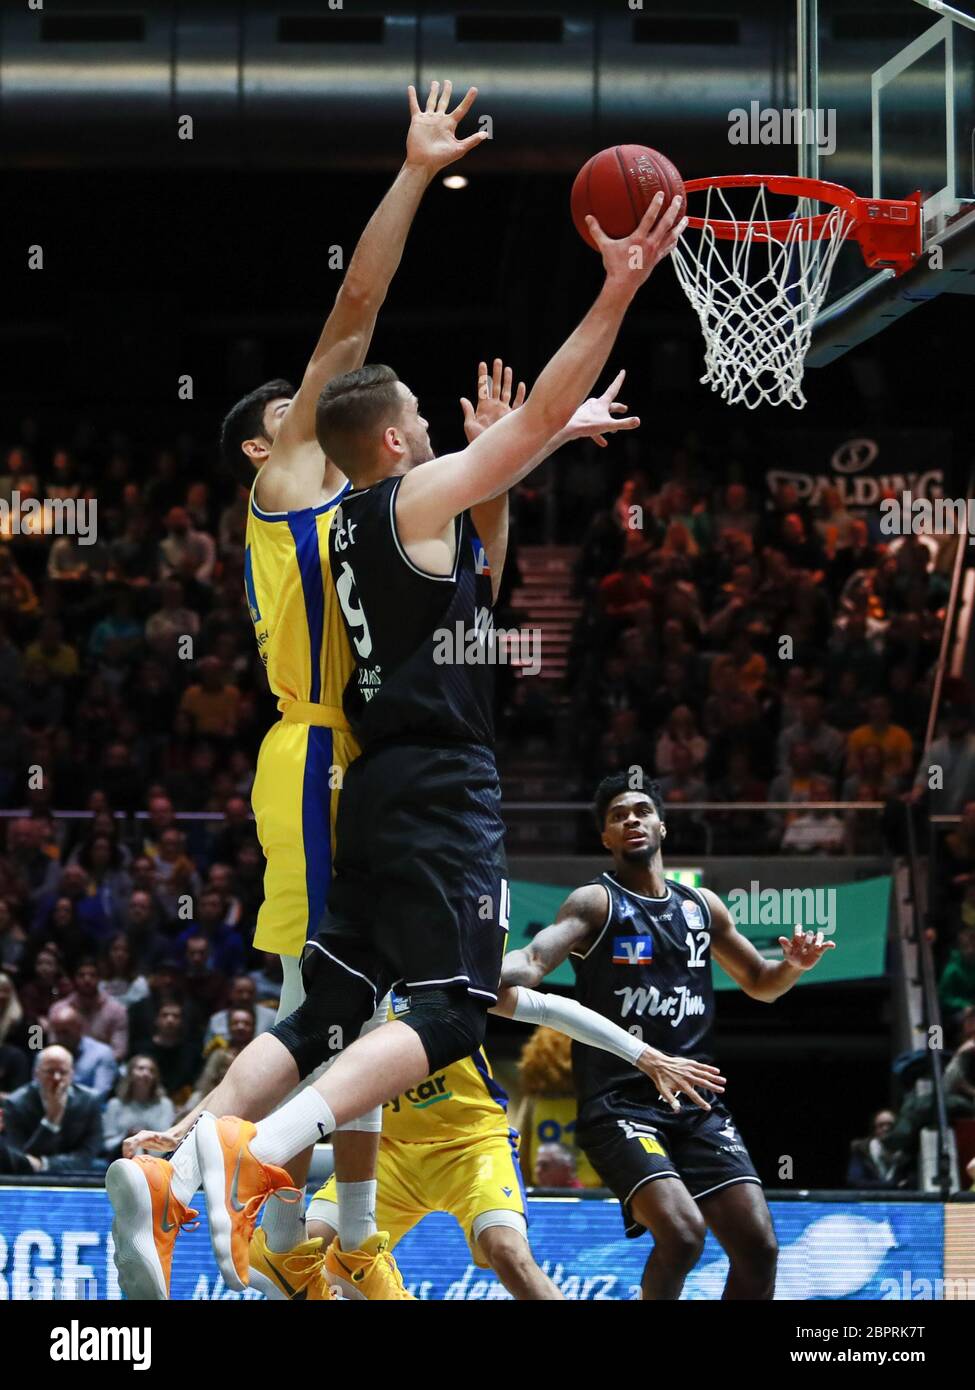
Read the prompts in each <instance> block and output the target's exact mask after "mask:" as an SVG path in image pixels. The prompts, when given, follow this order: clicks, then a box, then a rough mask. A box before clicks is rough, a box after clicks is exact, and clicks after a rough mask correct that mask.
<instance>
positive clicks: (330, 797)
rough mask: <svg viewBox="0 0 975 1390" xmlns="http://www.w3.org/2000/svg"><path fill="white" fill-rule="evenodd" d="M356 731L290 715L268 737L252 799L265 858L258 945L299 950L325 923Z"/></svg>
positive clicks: (267, 948) (261, 948)
mask: <svg viewBox="0 0 975 1390" xmlns="http://www.w3.org/2000/svg"><path fill="white" fill-rule="evenodd" d="M358 751H359V750H358V745H357V744H356V742H355V739H354V738H353V737H352V735H351V734H350V733H345V732H343V731H341V730H339V729H328V728H325V727H323V726H322V725H319V724H304V723H299V722H297V721H295V722H291V721H289V720H286V719H282V720H279V721H278V723H277V724H274V725H272V727H271V728H270V729H269V730H268V732H267V734H266V735H265V738H264V742H263V743H262V744H261V751H260V753H259V754H258V757H257V772H256V775H255V778H254V787H253V791H252V793H251V804H252V806H253V808H254V817H255V819H256V821H257V835H258V839H259V840H260V842H261V848H262V850H263V851H264V858H265V860H266V864H265V869H264V902H263V903H262V904H261V909H260V912H259V913H258V915H257V930H256V932H255V933H254V945H255V946H256V948H257V949H258V950H259V951H274V952H276V953H277V954H278V955H281V956H300V955H301V953H302V951H303V950H304V947H305V942H306V941H307V939H308V937H309V936H310V935H312V934H313V933H314V932H316V931H318V929H319V927H320V926H321V924H322V914H323V912H324V911H325V904H326V902H327V900H328V890H329V886H330V884H331V881H332V856H333V853H334V850H335V817H336V812H337V810H338V798H339V790H340V789H339V786H338V785H335V784H336V783H337V782H339V781H340V776H338V775H337V773H336V769H337V770H338V773H339V774H341V773H343V772H344V771H345V769H346V768H347V767H348V766H349V764H350V763H351V762H352V760H353V758H355V757H356V755H357V754H358Z"/></svg>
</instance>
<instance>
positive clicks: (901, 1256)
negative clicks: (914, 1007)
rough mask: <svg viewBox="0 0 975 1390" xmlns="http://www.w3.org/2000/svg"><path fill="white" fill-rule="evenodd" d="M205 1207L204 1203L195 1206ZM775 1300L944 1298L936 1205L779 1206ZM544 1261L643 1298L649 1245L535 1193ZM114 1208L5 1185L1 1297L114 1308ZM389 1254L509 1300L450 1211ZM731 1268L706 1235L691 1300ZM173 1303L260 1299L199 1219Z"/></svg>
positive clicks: (615, 1212) (467, 1289) (431, 1288)
mask: <svg viewBox="0 0 975 1390" xmlns="http://www.w3.org/2000/svg"><path fill="white" fill-rule="evenodd" d="M198 1204H199V1205H200V1207H201V1210H205V1208H204V1205H203V1201H202V1195H201V1197H200V1201H199V1203H198ZM771 1205H772V1215H773V1219H774V1221H775V1228H776V1232H777V1234H778V1239H779V1246H780V1256H779V1273H778V1281H777V1284H776V1294H775V1296H776V1298H779V1299H931V1298H940V1297H942V1296H943V1278H944V1225H945V1218H944V1207H943V1206H941V1205H940V1204H939V1203H934V1202H933V1203H909V1202H897V1201H890V1202H879V1203H878V1202H869V1203H868V1202H864V1203H858V1202H857V1201H856V1200H855V1197H854V1196H853V1194H851V1200H850V1201H848V1202H846V1201H839V1202H837V1201H829V1202H816V1201H809V1202H773V1203H772V1204H771ZM529 1214H530V1222H531V1228H530V1236H531V1242H532V1248H533V1250H534V1253H535V1258H536V1259H537V1260H538V1263H539V1264H540V1265H541V1266H542V1267H543V1268H544V1269H545V1270H546V1271H547V1272H548V1274H549V1275H550V1276H551V1278H552V1279H553V1280H554V1282H555V1283H556V1284H557V1285H558V1286H559V1288H560V1289H561V1290H562V1293H563V1294H564V1295H565V1297H566V1298H569V1299H614V1300H625V1299H633V1298H637V1297H639V1285H640V1274H641V1271H642V1269H643V1264H644V1261H645V1260H646V1257H647V1255H648V1253H649V1250H650V1241H649V1237H644V1238H642V1239H640V1240H627V1239H626V1238H625V1237H624V1236H623V1233H622V1225H621V1222H620V1216H619V1208H618V1206H617V1204H616V1203H615V1202H614V1201H608V1200H607V1201H601V1200H598V1199H597V1200H580V1199H579V1198H577V1197H565V1198H561V1199H560V1198H532V1199H530V1202H529ZM112 1248H113V1247H112V1237H111V1208H110V1207H109V1204H108V1200H107V1198H106V1196H105V1193H104V1192H102V1191H97V1190H92V1189H86V1190H82V1189H67V1188H45V1189H41V1188H0V1300H4V1299H29V1298H34V1299H57V1298H61V1299H84V1298H89V1299H98V1300H102V1299H117V1298H119V1297H121V1295H120V1292H119V1287H118V1281H117V1278H116V1274H115V1265H114V1262H113V1260H112ZM396 1258H397V1261H398V1263H399V1266H400V1268H401V1269H402V1271H403V1275H404V1278H405V1280H406V1283H407V1286H408V1287H409V1288H410V1290H411V1291H412V1292H413V1293H414V1294H415V1295H416V1297H417V1298H421V1299H464V1300H474V1299H498V1298H500V1299H506V1298H508V1297H509V1295H508V1293H507V1292H506V1291H505V1289H504V1288H503V1287H502V1285H501V1284H500V1283H499V1282H498V1280H497V1279H496V1278H495V1276H494V1274H493V1273H492V1272H491V1271H490V1270H483V1269H479V1268H478V1267H477V1265H475V1264H474V1263H473V1261H472V1260H471V1256H470V1251H469V1250H468V1246H467V1242H466V1240H465V1239H464V1236H463V1233H462V1232H461V1230H460V1228H459V1227H458V1226H457V1224H456V1222H455V1221H454V1220H453V1219H452V1218H451V1217H449V1216H445V1215H436V1216H431V1217H428V1218H427V1219H426V1220H425V1221H424V1222H422V1223H421V1225H419V1226H418V1227H416V1228H415V1229H414V1230H413V1231H411V1232H410V1233H409V1235H407V1236H406V1237H405V1238H404V1239H403V1241H402V1242H401V1243H400V1245H399V1246H398V1248H397V1250H396ZM727 1268H728V1262H727V1259H726V1257H725V1256H724V1254H723V1253H722V1251H721V1249H720V1247H719V1246H718V1245H717V1243H716V1242H715V1241H714V1239H713V1238H712V1237H711V1236H710V1235H709V1236H708V1240H707V1244H706V1246H705V1249H704V1253H703V1255H702V1257H701V1260H700V1261H699V1263H698V1265H697V1267H696V1268H695V1269H694V1270H693V1271H692V1272H691V1274H690V1275H689V1276H688V1279H687V1283H686V1285H685V1289H684V1294H683V1296H684V1298H687V1299H717V1298H719V1297H720V1294H721V1288H722V1285H723V1284H724V1280H725V1275H726V1273H727ZM172 1295H173V1297H174V1298H177V1299H238V1298H241V1297H246V1298H259V1297H260V1295H258V1294H251V1293H248V1294H244V1295H241V1294H238V1293H234V1292H232V1291H231V1290H229V1289H227V1288H226V1286H225V1285H224V1283H223V1281H222V1279H221V1278H220V1276H219V1274H218V1273H217V1270H216V1266H215V1264H214V1261H213V1256H212V1254H211V1251H210V1242H209V1238H208V1235H207V1231H206V1222H205V1219H204V1221H203V1222H202V1223H201V1226H200V1228H199V1229H198V1230H196V1231H184V1232H183V1233H182V1234H181V1235H180V1237H179V1242H178V1245H177V1247H176V1253H175V1259H174V1263H173V1287H172Z"/></svg>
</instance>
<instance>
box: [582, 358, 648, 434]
mask: <svg viewBox="0 0 975 1390" xmlns="http://www.w3.org/2000/svg"><path fill="white" fill-rule="evenodd" d="M625 376H626V372H625V371H621V372H620V373H619V374H618V376H617V377H616V378H615V380H614V381H613V382H612V383H611V384H610V385H609V387H607V389H606V390H605V391H604V392H603V394H602V395H601V396H593V397H591V398H590V399H589V400H588V401H583V403H582V405H580V407H579V409H578V410H577V411H576V413H575V414H574V415H573V417H572V419H571V420H570V421H569V423H568V424H567V425H566V427H565V435H566V438H568V439H594V440H595V441H596V443H597V444H598V445H599V447H600V448H601V449H605V448H606V438H605V436H606V435H607V434H615V433H616V431H617V430H635V429H636V428H637V427H638V426H639V424H640V417H639V416H638V415H627V414H626V406H625V405H624V404H623V402H622V401H618V400H616V399H615V397H616V393H617V391H619V389H620V387H621V386H622V385H623V380H624V378H625ZM621 417H623V418H621Z"/></svg>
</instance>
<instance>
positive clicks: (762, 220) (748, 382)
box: [672, 174, 921, 410]
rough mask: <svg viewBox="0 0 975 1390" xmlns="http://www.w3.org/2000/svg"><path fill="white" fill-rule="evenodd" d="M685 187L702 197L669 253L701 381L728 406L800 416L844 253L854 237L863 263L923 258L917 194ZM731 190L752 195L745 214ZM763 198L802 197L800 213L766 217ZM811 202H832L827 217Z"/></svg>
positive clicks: (785, 185)
mask: <svg viewBox="0 0 975 1390" xmlns="http://www.w3.org/2000/svg"><path fill="white" fill-rule="evenodd" d="M684 186H685V189H686V191H687V192H688V193H705V194H706V195H707V199H706V204H705V208H704V214H703V216H700V217H696V216H695V217H692V216H689V217H688V219H687V229H686V230H685V232H684V234H683V236H682V237H681V239H680V241H679V242H678V244H677V246H676V247H675V249H674V251H673V253H672V255H673V261H674V268H675V270H676V272H677V278H678V280H679V281H680V283H681V286H682V288H683V290H684V293H685V294H686V295H687V298H688V299H689V300H690V302H691V305H692V307H693V308H694V311H695V312H696V314H697V316H698V318H699V320H700V322H701V329H702V331H703V333H704V342H705V355H704V366H705V370H704V376H703V377H702V378H701V380H702V382H706V383H707V384H708V385H710V387H711V389H712V390H714V391H717V392H719V393H720V395H721V396H722V397H723V399H724V400H725V401H727V403H728V404H729V405H746V406H748V408H749V409H750V410H754V409H755V407H756V406H759V405H761V404H762V403H763V402H764V403H767V404H768V405H791V406H792V407H793V408H794V409H796V410H801V409H802V407H803V406H804V405H805V404H806V398H805V396H804V395H803V394H802V377H803V371H804V369H805V362H806V353H807V352H808V350H809V342H810V338H811V336H812V330H813V326H814V324H815V322H816V317H817V315H818V314H819V311H820V308H821V307H822V303H823V300H824V299H825V297H826V293H827V291H828V289H829V282H830V277H831V276H832V273H833V267H834V266H835V264H836V258H837V256H838V255H839V252H840V248H841V247H842V245H843V243H844V242H845V241H846V240H847V239H849V238H854V239H856V240H857V241H858V242H859V243H860V249H861V251H862V252H863V258H864V260H865V261H866V263H867V265H868V266H870V267H873V268H877V269H882V268H889V269H890V270H891V271H893V273H894V274H895V275H903V273H904V271H905V270H908V269H910V267H911V266H912V265H913V264H914V263H915V261H916V260H917V258H918V256H919V255H920V254H921V215H920V209H921V195H920V193H914V194H912V195H911V197H909V198H904V199H901V200H894V199H890V198H859V197H857V195H856V194H855V193H853V192H851V191H850V189H848V188H844V187H843V186H842V185H841V184H838V183H827V182H824V181H823V180H822V179H810V178H797V177H794V176H792V175H777V174H726V175H721V176H720V177H717V178H706V179H691V180H689V181H688V182H687V183H685V185H684ZM735 188H746V189H754V190H755V195H754V198H753V199H752V201H751V206H750V207H747V208H746V209H745V215H744V216H741V215H737V216H736V214H735V211H734V208H733V207H732V204H731V201H730V200H729V198H728V196H727V194H726V192H725V190H726V189H735ZM769 193H773V194H782V195H784V196H785V197H792V198H796V199H798V200H799V202H798V208H797V211H796V212H795V213H794V214H793V215H792V216H791V217H773V216H771V214H770V213H769V208H768V202H767V195H768V194H769ZM814 203H828V204H830V208H829V211H828V212H823V213H813V212H812V211H811V208H812V205H813V204H814ZM726 242H727V243H728V245H727V246H725V245H724V243H726Z"/></svg>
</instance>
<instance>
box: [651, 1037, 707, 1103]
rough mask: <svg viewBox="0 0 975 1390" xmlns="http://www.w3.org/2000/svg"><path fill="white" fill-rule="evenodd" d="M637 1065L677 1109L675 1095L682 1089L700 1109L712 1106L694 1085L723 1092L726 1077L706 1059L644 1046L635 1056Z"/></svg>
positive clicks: (676, 1097) (705, 1089)
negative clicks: (637, 1055) (696, 1059)
mask: <svg viewBox="0 0 975 1390" xmlns="http://www.w3.org/2000/svg"><path fill="white" fill-rule="evenodd" d="M635 1065H636V1067H637V1069H638V1070H639V1071H642V1072H643V1074H644V1075H645V1076H649V1078H650V1080H651V1081H652V1082H653V1084H654V1085H655V1086H656V1088H657V1090H658V1092H659V1093H660V1099H661V1100H663V1101H666V1103H667V1104H668V1105H669V1106H670V1108H671V1110H679V1109H680V1101H679V1099H678V1096H679V1095H680V1093H681V1092H683V1094H684V1095H685V1096H687V1098H688V1099H689V1100H692V1101H693V1102H694V1104H695V1105H698V1106H700V1108H701V1109H702V1110H710V1109H711V1106H710V1105H709V1103H708V1102H707V1101H706V1100H705V1099H704V1097H703V1096H702V1095H700V1094H699V1092H698V1090H697V1089H696V1088H697V1087H698V1086H700V1087H701V1090H702V1091H714V1092H716V1093H717V1094H718V1095H721V1094H723V1092H724V1087H725V1079H724V1077H723V1076H722V1075H721V1073H720V1071H718V1068H717V1067H712V1066H711V1065H710V1064H709V1063H707V1062H695V1060H694V1058H693V1057H669V1056H668V1055H667V1054H666V1053H665V1052H658V1051H657V1050H656V1048H653V1047H647V1048H645V1049H644V1051H643V1052H642V1053H641V1054H640V1056H639V1057H638V1058H637V1060H636V1063H635Z"/></svg>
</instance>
